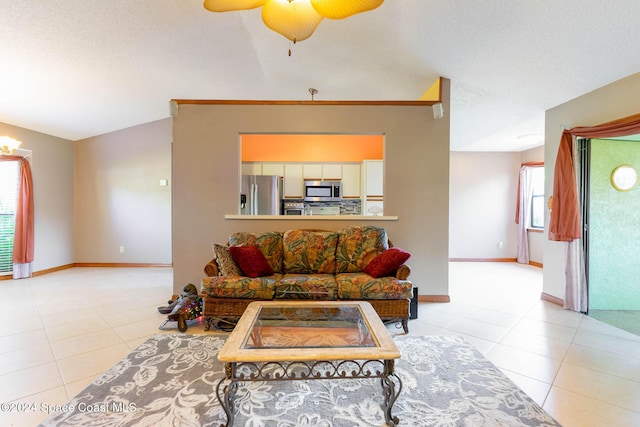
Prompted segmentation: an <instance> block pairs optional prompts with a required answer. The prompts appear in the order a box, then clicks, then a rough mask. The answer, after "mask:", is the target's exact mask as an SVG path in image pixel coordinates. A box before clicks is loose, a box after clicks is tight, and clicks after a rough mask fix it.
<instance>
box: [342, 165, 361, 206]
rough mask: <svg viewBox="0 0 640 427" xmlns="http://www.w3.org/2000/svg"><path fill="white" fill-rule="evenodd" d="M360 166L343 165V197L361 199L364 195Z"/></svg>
mask: <svg viewBox="0 0 640 427" xmlns="http://www.w3.org/2000/svg"><path fill="white" fill-rule="evenodd" d="M360 169H361V168H360V164H359V163H345V164H343V165H342V197H344V198H355V199H359V198H360V195H361V193H362V188H360V181H361V177H360V173H361V172H360Z"/></svg>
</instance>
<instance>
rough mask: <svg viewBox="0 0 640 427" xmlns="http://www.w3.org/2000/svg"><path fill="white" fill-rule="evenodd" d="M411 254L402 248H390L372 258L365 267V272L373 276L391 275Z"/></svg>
mask: <svg viewBox="0 0 640 427" xmlns="http://www.w3.org/2000/svg"><path fill="white" fill-rule="evenodd" d="M410 256H411V254H410V253H409V252H405V251H403V250H402V249H400V248H389V249H387V250H386V251H382V252H380V253H379V254H378V256H376V257H375V258H374V259H372V260H371V262H369V264H367V265H366V266H365V267H364V272H365V273H367V274H368V275H369V276H371V277H385V276H391V275H393V273H395V272H396V270H397V269H398V267H400V266H401V265H402V264H404V263H405V262H406V261H407V260H408V259H409V257H410Z"/></svg>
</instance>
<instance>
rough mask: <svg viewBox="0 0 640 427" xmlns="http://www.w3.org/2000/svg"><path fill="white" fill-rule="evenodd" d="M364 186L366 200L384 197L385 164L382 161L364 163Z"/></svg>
mask: <svg viewBox="0 0 640 427" xmlns="http://www.w3.org/2000/svg"><path fill="white" fill-rule="evenodd" d="M362 185H363V189H364V194H363V196H364V197H365V198H367V197H382V196H383V195H384V162H383V161H382V160H364V161H363V162H362Z"/></svg>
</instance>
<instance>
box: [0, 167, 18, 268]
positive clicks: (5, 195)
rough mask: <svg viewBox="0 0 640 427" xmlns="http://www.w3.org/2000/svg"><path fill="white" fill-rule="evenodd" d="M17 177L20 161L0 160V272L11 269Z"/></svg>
mask: <svg viewBox="0 0 640 427" xmlns="http://www.w3.org/2000/svg"><path fill="white" fill-rule="evenodd" d="M19 177H20V163H19V162H18V161H17V160H16V161H8V162H7V161H4V162H0V274H5V273H11V272H12V271H13V262H12V257H13V231H14V228H15V223H16V221H15V215H16V204H17V202H18V180H19Z"/></svg>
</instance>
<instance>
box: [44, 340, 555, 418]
mask: <svg viewBox="0 0 640 427" xmlns="http://www.w3.org/2000/svg"><path fill="white" fill-rule="evenodd" d="M225 338H226V337H225V336H221V335H185V334H175V335H173V334H172V335H155V336H153V337H151V338H150V339H149V340H147V341H146V342H144V343H143V344H142V345H140V347H138V348H137V349H136V350H134V351H133V352H131V353H130V354H129V355H128V356H127V357H125V358H124V359H122V360H121V361H120V362H119V363H118V364H116V365H115V366H114V367H112V368H111V369H109V370H108V371H107V372H106V373H105V374H104V375H102V376H101V377H100V378H98V379H97V380H96V381H95V382H93V384H91V385H89V386H88V387H87V388H86V389H84V390H83V391H82V392H80V393H79V394H78V395H77V396H76V397H74V398H73V399H72V400H71V401H70V402H69V406H67V407H66V408H67V409H68V412H64V413H60V414H54V415H51V416H50V417H49V418H47V419H46V420H44V422H43V423H42V424H41V425H42V426H219V425H220V424H224V423H225V422H226V416H225V413H224V411H223V410H222V409H221V407H220V405H219V403H218V399H217V397H216V385H217V383H218V381H219V380H220V379H221V378H222V377H223V365H222V364H221V363H220V362H218V359H217V354H218V352H219V351H220V348H221V347H222V345H223V344H224V342H225ZM395 340H396V343H397V345H398V347H399V349H400V352H401V354H402V357H401V359H400V360H399V361H397V363H396V364H395V371H396V374H397V375H398V376H399V377H400V378H401V380H402V383H403V387H402V391H401V393H400V396H399V397H398V400H397V401H396V402H395V405H394V406H393V415H394V416H398V417H399V418H400V424H399V425H401V426H411V427H413V426H474V427H475V426H486V427H493V426H559V425H560V424H558V423H557V422H556V421H555V420H554V419H553V418H552V417H551V416H549V415H548V414H547V413H546V412H545V411H544V410H543V409H542V408H541V407H540V406H539V405H537V404H536V403H535V402H534V401H533V400H532V399H531V398H529V397H528V396H527V395H526V394H525V393H524V392H523V391H522V390H520V389H519V388H518V387H517V386H516V385H515V384H514V383H513V382H512V381H511V380H509V379H508V378H507V377H506V376H505V375H504V374H502V373H501V372H500V370H498V369H497V368H496V367H495V366H494V365H493V364H492V363H491V362H489V361H488V360H487V359H486V358H484V356H483V355H482V354H481V353H479V352H478V351H477V350H476V349H475V348H474V347H473V346H471V345H470V344H469V343H468V342H467V341H466V340H465V339H464V338H462V337H458V336H426V337H406V336H403V337H396V338H395ZM381 402H382V393H381V387H380V380H379V379H378V380H376V379H353V380H346V379H337V380H297V381H283V382H255V383H243V385H242V386H240V387H239V388H238V390H237V393H236V401H235V413H236V419H235V423H234V425H235V426H247V427H259V426H277V427H293V426H320V427H337V426H382V425H384V414H383V411H382V409H381V406H380V403H381Z"/></svg>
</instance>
